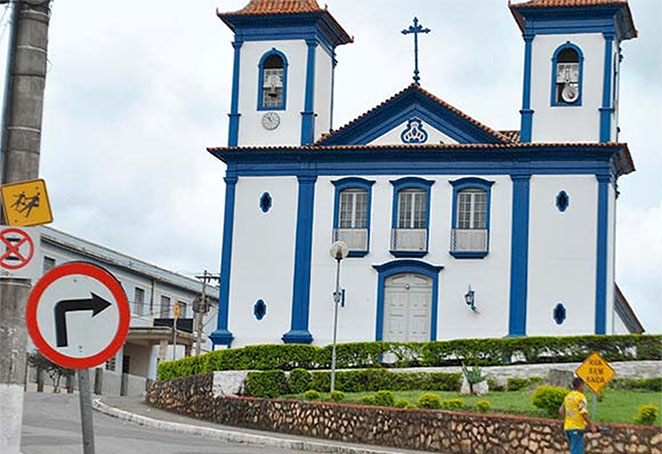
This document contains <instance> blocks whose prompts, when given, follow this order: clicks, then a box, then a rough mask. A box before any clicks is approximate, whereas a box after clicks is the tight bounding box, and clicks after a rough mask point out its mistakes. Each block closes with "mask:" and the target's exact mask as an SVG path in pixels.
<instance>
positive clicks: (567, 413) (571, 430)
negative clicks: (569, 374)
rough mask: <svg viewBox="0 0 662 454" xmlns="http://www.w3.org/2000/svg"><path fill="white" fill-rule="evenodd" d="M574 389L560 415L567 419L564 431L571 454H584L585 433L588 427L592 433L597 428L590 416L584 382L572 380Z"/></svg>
mask: <svg viewBox="0 0 662 454" xmlns="http://www.w3.org/2000/svg"><path fill="white" fill-rule="evenodd" d="M572 388H573V389H574V391H570V393H568V395H567V396H565V399H564V400H563V404H562V405H561V408H559V413H561V416H563V418H564V419H565V421H564V423H563V430H565V434H566V436H567V437H568V442H569V443H570V454H584V432H586V427H588V428H589V429H590V430H591V432H595V430H596V429H595V426H594V425H593V423H592V422H591V420H590V419H589V416H588V403H587V402H586V396H585V395H584V380H582V379H581V378H579V377H575V379H574V380H572Z"/></svg>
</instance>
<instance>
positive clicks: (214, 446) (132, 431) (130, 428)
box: [21, 393, 303, 454]
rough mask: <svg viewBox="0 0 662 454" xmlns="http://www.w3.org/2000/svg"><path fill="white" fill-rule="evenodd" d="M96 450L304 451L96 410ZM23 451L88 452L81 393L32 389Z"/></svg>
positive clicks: (120, 453) (116, 453)
mask: <svg viewBox="0 0 662 454" xmlns="http://www.w3.org/2000/svg"><path fill="white" fill-rule="evenodd" d="M94 431H95V443H96V454H132V453H141V454H142V453H150V454H151V453H154V454H253V453H264V452H268V453H269V454H272V453H273V454H299V453H302V452H303V451H291V450H285V449H275V448H264V447H259V446H244V445H238V444H229V443H225V442H221V441H218V440H208V439H205V438H201V437H195V436H190V435H179V434H172V433H165V432H160V431H157V430H152V429H147V428H144V427H139V426H136V425H133V424H127V423H123V422H121V421H118V420H116V419H113V418H111V417H108V416H104V415H100V414H99V413H96V412H95V413H94ZM21 446H22V448H21V449H22V451H23V454H78V453H80V454H82V452H83V445H82V441H81V428H80V411H79V408H78V395H77V394H75V395H67V394H41V393H26V394H25V404H24V414H23V438H22V443H21Z"/></svg>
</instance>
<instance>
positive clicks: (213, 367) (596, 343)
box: [158, 334, 662, 391]
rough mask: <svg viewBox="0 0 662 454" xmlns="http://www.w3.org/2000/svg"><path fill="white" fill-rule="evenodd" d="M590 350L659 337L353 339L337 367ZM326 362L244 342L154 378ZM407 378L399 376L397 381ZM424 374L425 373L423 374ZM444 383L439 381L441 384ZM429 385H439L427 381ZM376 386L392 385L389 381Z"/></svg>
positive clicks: (527, 357) (579, 355)
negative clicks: (390, 359)
mask: <svg viewBox="0 0 662 454" xmlns="http://www.w3.org/2000/svg"><path fill="white" fill-rule="evenodd" d="M592 351H597V352H599V353H600V354H601V355H602V356H603V357H604V358H605V359H606V360H607V361H629V360H660V359H662V336H661V335H639V334H630V335H623V336H620V335H618V336H568V337H554V336H550V337H517V338H503V339H502V338H497V339H456V340H450V341H436V342H419V343H416V342H409V343H396V342H354V343H348V344H339V345H338V348H337V352H338V364H337V367H338V368H343V369H347V368H352V369H376V370H379V369H381V368H382V367H383V366H382V364H381V363H380V360H381V359H383V358H384V354H386V353H389V356H393V357H395V363H394V364H393V366H394V367H416V366H429V367H439V366H456V365H459V364H461V363H463V362H464V363H466V364H473V365H476V366H493V365H502V364H504V363H510V361H511V359H512V358H522V360H519V362H522V363H551V362H556V363H563V362H581V361H583V360H584V359H585V358H586V357H587V356H588V355H589V354H590V353H591V352H592ZM330 365H331V346H327V347H316V346H313V345H301V344H274V345H249V346H246V347H242V348H231V349H223V350H216V351H213V352H210V353H207V354H205V355H199V356H193V357H189V358H184V359H180V360H177V361H165V362H162V363H160V364H159V367H158V378H159V380H169V379H173V378H178V377H185V376H189V375H196V374H204V373H209V372H213V371H217V370H276V369H277V370H284V371H289V370H293V369H297V368H304V369H307V370H315V369H329V368H330ZM410 378H411V377H404V378H401V379H400V380H405V379H407V380H409V379H410ZM421 379H422V378H421ZM428 379H430V377H428V378H426V380H428ZM430 380H431V379H430ZM448 384H449V383H444V384H443V386H447V385H448ZM403 386H404V385H403ZM429 386H430V387H432V386H441V385H440V384H439V383H436V382H434V380H431V382H430V383H429ZM657 386H662V384H660V385H657ZM381 388H382V389H383V388H389V389H392V390H396V388H394V387H391V386H382V387H381ZM377 389H380V388H377ZM430 389H438V388H430ZM458 389H459V386H458ZM345 391H347V390H345Z"/></svg>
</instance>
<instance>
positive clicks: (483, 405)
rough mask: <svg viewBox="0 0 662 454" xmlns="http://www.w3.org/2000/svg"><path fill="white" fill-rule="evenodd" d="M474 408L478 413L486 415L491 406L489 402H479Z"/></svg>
mask: <svg viewBox="0 0 662 454" xmlns="http://www.w3.org/2000/svg"><path fill="white" fill-rule="evenodd" d="M476 408H478V411H479V412H481V413H487V412H488V411H490V408H492V404H491V403H490V401H489V400H479V401H478V402H476Z"/></svg>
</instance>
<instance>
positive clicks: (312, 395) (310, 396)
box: [303, 389, 322, 400]
mask: <svg viewBox="0 0 662 454" xmlns="http://www.w3.org/2000/svg"><path fill="white" fill-rule="evenodd" d="M321 397H322V396H321V395H320V393H318V392H317V391H315V390H314V389H309V390H308V391H306V392H305V393H303V398H304V399H306V400H320V399H321Z"/></svg>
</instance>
